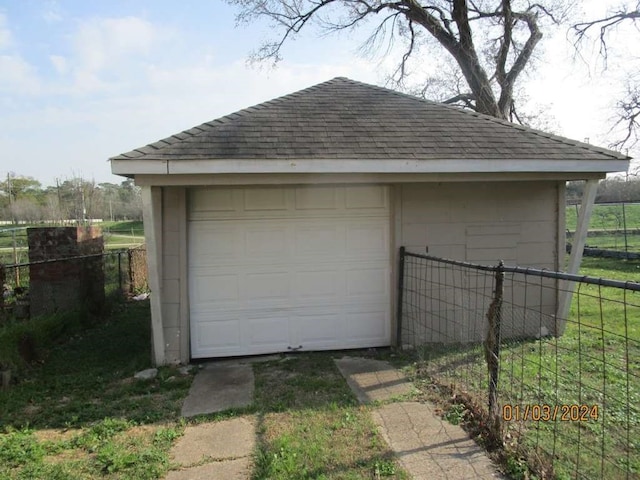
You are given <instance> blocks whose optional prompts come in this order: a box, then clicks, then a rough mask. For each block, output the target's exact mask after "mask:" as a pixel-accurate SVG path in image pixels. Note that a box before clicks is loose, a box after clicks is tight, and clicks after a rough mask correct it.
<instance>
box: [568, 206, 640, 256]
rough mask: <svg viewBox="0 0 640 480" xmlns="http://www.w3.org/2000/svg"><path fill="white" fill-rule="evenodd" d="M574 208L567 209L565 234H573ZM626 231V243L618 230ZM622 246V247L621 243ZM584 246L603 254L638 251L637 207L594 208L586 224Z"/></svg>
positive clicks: (639, 212) (639, 213)
mask: <svg viewBox="0 0 640 480" xmlns="http://www.w3.org/2000/svg"><path fill="white" fill-rule="evenodd" d="M577 213H578V207H577V206H575V205H570V206H568V207H567V220H566V223H567V230H568V231H570V232H573V231H575V229H576V224H577ZM625 226H626V230H627V235H626V240H625V235H624V233H623V232H622V230H623V229H624V228H625ZM625 242H626V243H625ZM587 246H589V247H593V248H603V249H606V250H619V251H625V249H626V250H627V251H632V252H638V251H640V203H628V204H626V205H625V206H624V212H623V210H622V205H621V204H600V205H596V206H595V207H594V210H593V214H592V215H591V221H590V222H589V235H588V237H587Z"/></svg>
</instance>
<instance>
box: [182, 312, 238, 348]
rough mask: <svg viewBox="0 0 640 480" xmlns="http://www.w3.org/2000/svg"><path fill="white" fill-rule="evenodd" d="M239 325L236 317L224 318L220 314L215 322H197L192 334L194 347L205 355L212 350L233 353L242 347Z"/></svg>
mask: <svg viewBox="0 0 640 480" xmlns="http://www.w3.org/2000/svg"><path fill="white" fill-rule="evenodd" d="M240 326H241V323H240V322H238V318H237V317H231V318H226V319H225V318H224V317H222V316H221V315H218V316H217V318H216V321H215V322H198V323H197V324H196V327H195V331H193V334H192V339H193V340H192V342H194V343H195V345H194V347H195V348H194V349H196V350H197V351H199V352H202V353H204V354H205V355H206V354H207V353H213V352H216V354H218V353H219V354H221V355H224V353H229V354H233V352H235V351H238V350H239V349H241V348H242V345H241V338H242V335H241V333H240Z"/></svg>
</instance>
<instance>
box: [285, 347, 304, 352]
mask: <svg viewBox="0 0 640 480" xmlns="http://www.w3.org/2000/svg"><path fill="white" fill-rule="evenodd" d="M301 348H302V345H298V346H297V347H291V346H289V347H287V349H289V350H291V351H292V352H295V351H296V350H300V349H301Z"/></svg>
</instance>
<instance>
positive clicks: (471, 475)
mask: <svg viewBox="0 0 640 480" xmlns="http://www.w3.org/2000/svg"><path fill="white" fill-rule="evenodd" d="M336 365H337V366H338V369H339V370H340V373H342V375H343V376H344V377H345V379H346V380H347V383H348V384H349V386H350V387H351V389H352V390H353V391H354V393H355V394H356V396H357V397H358V399H359V400H360V402H362V403H371V402H374V401H377V402H392V403H384V404H383V405H381V406H378V407H377V408H375V409H374V410H373V411H372V417H373V420H374V422H375V423H376V425H377V426H378V429H379V431H380V433H381V435H382V437H383V438H384V439H385V441H386V442H387V444H388V445H389V446H390V447H391V449H392V450H393V451H394V453H395V454H396V456H397V457H398V459H399V461H400V464H401V465H402V467H403V468H404V469H405V470H406V471H407V472H408V473H409V474H410V475H411V477H412V478H413V479H414V480H423V479H424V480H430V479H442V480H449V479H451V480H454V479H455V480H467V479H468V480H472V479H473V480H476V479H482V480H488V479H496V478H505V477H503V476H502V475H500V474H499V473H498V471H497V469H496V468H495V466H494V465H493V464H492V463H491V461H490V460H489V458H488V457H487V455H486V453H485V452H484V450H482V449H481V448H480V447H479V446H478V445H476V443H475V442H474V441H473V440H471V439H470V438H469V436H468V435H467V434H466V432H465V431H464V430H462V428H460V427H459V426H455V425H451V424H449V423H448V422H446V421H444V420H442V418H440V417H439V416H438V415H436V414H435V412H434V409H433V407H432V406H431V405H429V404H425V403H418V402H412V401H395V402H394V400H398V399H401V400H402V399H403V397H404V398H406V396H407V394H409V393H411V391H412V389H413V387H412V384H411V383H410V382H409V380H408V379H407V378H406V377H405V376H404V375H403V374H402V373H401V372H399V371H398V370H396V369H394V368H393V367H392V366H390V365H389V364H388V363H386V362H381V361H379V360H370V359H364V358H352V357H343V358H341V359H339V360H336Z"/></svg>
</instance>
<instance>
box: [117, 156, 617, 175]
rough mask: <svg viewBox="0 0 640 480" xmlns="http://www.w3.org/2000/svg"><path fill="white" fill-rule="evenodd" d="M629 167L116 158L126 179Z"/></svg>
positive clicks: (611, 166)
mask: <svg viewBox="0 0 640 480" xmlns="http://www.w3.org/2000/svg"><path fill="white" fill-rule="evenodd" d="M628 168H629V160H623V159H606V160H605V159H602V160H584V159H582V160H556V159H550V160H539V159H531V160H526V159H525V160H522V159H512V160H509V159H500V160H490V159H429V160H416V159H386V160H360V159H312V160H308V159H278V160H265V159H244V160H201V159H199V160H185V159H181V160H160V159H155V160H150V159H144V160H143V159H116V158H114V159H111V171H112V172H113V173H114V174H116V175H124V176H130V175H147V174H160V175H182V174H228V173H235V174H237V173H260V174H269V173H460V172H464V173H525V172H526V173H528V172H535V173H562V172H567V173H576V172H590V173H614V172H624V171H627V170H628Z"/></svg>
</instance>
